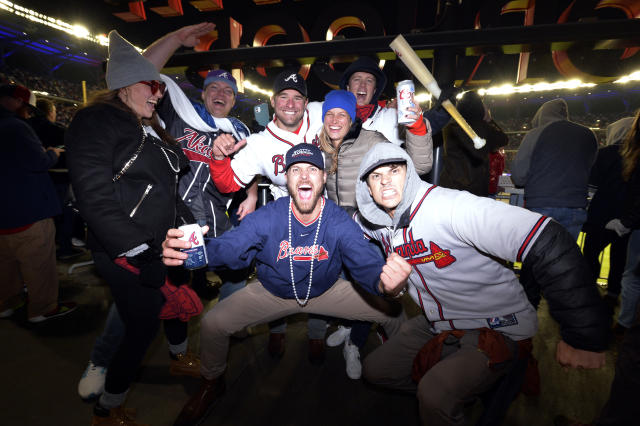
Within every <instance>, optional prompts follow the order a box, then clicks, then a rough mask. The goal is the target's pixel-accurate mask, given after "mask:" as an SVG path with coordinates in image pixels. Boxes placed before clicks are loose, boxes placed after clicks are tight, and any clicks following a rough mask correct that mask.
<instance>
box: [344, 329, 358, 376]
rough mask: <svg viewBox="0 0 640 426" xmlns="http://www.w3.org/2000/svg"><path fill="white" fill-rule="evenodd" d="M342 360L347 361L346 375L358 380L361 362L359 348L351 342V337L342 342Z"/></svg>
mask: <svg viewBox="0 0 640 426" xmlns="http://www.w3.org/2000/svg"><path fill="white" fill-rule="evenodd" d="M342 354H343V355H344V360H345V362H346V363H347V376H349V378H350V379H353V380H358V379H359V378H360V377H361V376H362V364H361V363H360V350H359V349H358V347H357V346H356V345H354V344H353V343H351V339H347V340H345V342H344V348H342Z"/></svg>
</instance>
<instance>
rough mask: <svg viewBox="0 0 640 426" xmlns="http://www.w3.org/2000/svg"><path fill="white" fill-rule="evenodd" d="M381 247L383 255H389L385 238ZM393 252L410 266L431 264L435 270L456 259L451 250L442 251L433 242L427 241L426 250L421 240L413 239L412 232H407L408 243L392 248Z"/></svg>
mask: <svg viewBox="0 0 640 426" xmlns="http://www.w3.org/2000/svg"><path fill="white" fill-rule="evenodd" d="M382 245H383V246H384V250H385V253H387V254H388V253H391V242H390V241H389V240H387V238H385V237H382ZM393 251H395V252H396V253H398V254H399V255H400V256H402V257H403V258H405V259H407V262H408V263H409V264H411V265H420V264H422V263H429V262H433V264H434V265H435V267H436V268H438V269H441V268H444V267H447V266H449V265H451V264H452V263H453V262H455V261H456V258H455V257H454V256H453V255H452V254H451V250H446V249H445V250H443V249H442V248H440V246H438V244H436V243H434V242H433V241H429V250H428V249H427V247H426V246H425V244H424V241H423V240H422V238H421V239H419V240H417V241H416V240H414V239H413V231H409V241H408V242H406V243H404V244H402V245H399V246H397V247H394V249H393ZM429 251H431V253H429Z"/></svg>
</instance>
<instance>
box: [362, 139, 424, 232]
mask: <svg viewBox="0 0 640 426" xmlns="http://www.w3.org/2000/svg"><path fill="white" fill-rule="evenodd" d="M391 158H395V159H398V158H399V159H403V160H404V161H405V162H406V163H407V177H406V181H405V185H404V195H403V197H402V202H400V205H398V207H397V208H396V214H395V215H394V217H393V219H392V218H391V216H389V214H388V213H387V212H386V211H385V210H384V209H383V208H381V207H380V206H378V205H377V204H376V203H375V202H374V201H373V199H372V198H371V195H370V193H369V187H368V186H367V182H366V181H365V180H363V177H364V176H363V175H364V172H365V171H366V170H368V169H370V167H371V165H373V164H375V163H378V162H380V161H386V163H389V161H387V159H391ZM382 164H383V163H380V165H382ZM425 186H427V183H426V182H424V181H422V180H421V179H420V177H419V176H418V173H416V169H415V167H414V165H413V161H411V157H409V154H408V153H407V152H406V151H405V150H404V149H402V148H400V147H398V146H396V145H393V144H378V145H375V146H374V147H373V148H371V149H370V150H369V152H367V154H365V156H364V157H363V158H362V162H361V163H360V171H359V172H358V180H357V182H356V201H357V203H358V209H359V210H360V213H361V214H362V215H363V216H364V218H365V219H367V220H368V221H369V222H370V223H371V224H374V225H377V226H384V227H392V228H396V227H397V226H398V224H399V223H405V222H406V221H407V218H406V217H405V218H404V219H403V216H408V213H409V210H410V208H411V204H412V203H413V199H414V198H415V196H416V194H417V193H418V190H419V189H420V188H422V187H425ZM401 226H402V225H401Z"/></svg>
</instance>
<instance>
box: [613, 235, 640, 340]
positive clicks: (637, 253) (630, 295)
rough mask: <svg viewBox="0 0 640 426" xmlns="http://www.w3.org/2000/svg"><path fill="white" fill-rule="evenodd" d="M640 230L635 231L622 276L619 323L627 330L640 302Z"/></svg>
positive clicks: (633, 320) (630, 238) (630, 241)
mask: <svg viewBox="0 0 640 426" xmlns="http://www.w3.org/2000/svg"><path fill="white" fill-rule="evenodd" d="M639 268H640V230H639V231H633V232H632V233H631V237H629V246H628V247H627V263H626V265H625V269H624V273H623V274H622V283H621V284H622V296H621V298H620V314H619V315H618V323H619V324H620V325H623V326H625V327H627V328H629V327H631V326H632V325H633V323H634V322H635V318H636V310H637V307H638V301H639V300H640V269H639Z"/></svg>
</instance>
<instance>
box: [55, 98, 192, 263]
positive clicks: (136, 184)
mask: <svg viewBox="0 0 640 426" xmlns="http://www.w3.org/2000/svg"><path fill="white" fill-rule="evenodd" d="M143 138H144V144H143V145H142V149H141V151H140V153H139V154H138V156H137V158H136V159H135V161H133V162H131V165H130V167H129V168H128V169H127V170H126V172H124V173H123V174H122V176H121V177H120V179H118V180H117V181H116V182H113V178H114V176H115V175H116V174H117V173H118V172H120V171H121V170H122V168H123V167H124V165H125V163H127V162H128V161H130V160H131V159H132V157H133V156H134V154H135V153H136V151H137V150H138V148H139V147H140V145H141V144H142V142H143ZM65 140H66V147H67V163H68V165H69V172H70V175H71V183H72V186H73V190H74V193H75V196H76V198H77V206H78V208H79V210H80V213H81V215H82V217H83V218H84V220H85V221H86V222H87V224H88V226H89V230H90V241H89V242H90V248H91V249H92V250H97V251H104V252H106V253H107V254H108V255H109V256H110V257H111V258H115V257H117V256H119V255H121V254H123V253H125V252H127V251H129V250H131V249H133V248H135V247H138V246H140V245H141V244H143V243H147V244H148V245H149V246H150V247H152V248H153V249H154V251H156V252H157V251H159V250H160V245H161V243H162V241H163V240H164V238H165V234H166V232H167V229H169V228H170V227H172V226H173V225H174V224H175V218H176V198H177V197H176V183H177V171H178V170H180V169H181V168H183V167H186V166H187V164H188V160H187V158H186V157H185V156H184V154H183V153H182V150H181V149H180V146H178V145H175V146H169V145H167V144H166V143H164V142H162V141H161V140H160V139H158V138H155V137H153V136H151V135H150V134H147V135H146V136H143V129H142V127H141V125H140V123H139V122H138V120H137V119H136V118H135V117H134V116H133V115H132V114H131V113H129V112H127V111H124V110H122V109H119V108H117V107H115V106H113V105H110V104H97V105H93V106H89V107H87V108H83V109H81V110H80V111H78V113H77V114H76V116H75V117H74V119H73V121H72V123H71V125H70V126H69V129H68V131H67V134H66V138H65Z"/></svg>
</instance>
